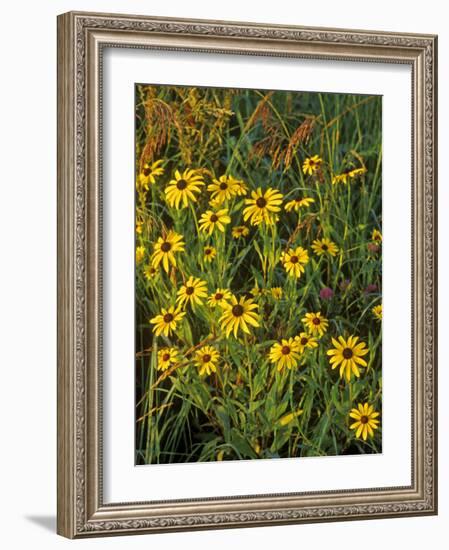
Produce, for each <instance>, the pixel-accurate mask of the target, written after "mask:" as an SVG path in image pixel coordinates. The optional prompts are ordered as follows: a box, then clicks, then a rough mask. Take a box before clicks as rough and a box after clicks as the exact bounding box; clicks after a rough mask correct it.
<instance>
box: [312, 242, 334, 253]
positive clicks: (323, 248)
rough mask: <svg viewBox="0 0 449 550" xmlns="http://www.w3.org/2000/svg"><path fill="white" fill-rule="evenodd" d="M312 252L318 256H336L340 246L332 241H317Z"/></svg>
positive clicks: (313, 244)
mask: <svg viewBox="0 0 449 550" xmlns="http://www.w3.org/2000/svg"><path fill="white" fill-rule="evenodd" d="M312 250H313V251H314V252H315V254H317V255H318V256H323V255H324V254H326V255H329V256H335V255H336V254H337V252H338V246H337V245H336V244H335V243H334V242H332V241H331V240H330V239H326V238H323V239H316V240H314V241H313V243H312Z"/></svg>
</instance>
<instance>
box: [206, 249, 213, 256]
mask: <svg viewBox="0 0 449 550" xmlns="http://www.w3.org/2000/svg"><path fill="white" fill-rule="evenodd" d="M204 253H205V254H206V256H209V254H212V249H211V248H206V250H205V251H204Z"/></svg>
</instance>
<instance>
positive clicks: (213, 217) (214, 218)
mask: <svg viewBox="0 0 449 550" xmlns="http://www.w3.org/2000/svg"><path fill="white" fill-rule="evenodd" d="M210 221H211V222H212V223H216V222H218V216H217V214H212V216H211V217H210Z"/></svg>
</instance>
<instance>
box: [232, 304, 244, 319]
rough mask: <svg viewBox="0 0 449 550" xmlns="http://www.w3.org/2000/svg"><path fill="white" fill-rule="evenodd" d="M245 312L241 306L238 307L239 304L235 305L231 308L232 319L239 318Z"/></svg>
mask: <svg viewBox="0 0 449 550" xmlns="http://www.w3.org/2000/svg"><path fill="white" fill-rule="evenodd" d="M244 311H245V310H244V309H243V306H242V305H240V304H236V305H235V306H234V307H233V308H232V315H234V317H241V316H242V315H243V312H244Z"/></svg>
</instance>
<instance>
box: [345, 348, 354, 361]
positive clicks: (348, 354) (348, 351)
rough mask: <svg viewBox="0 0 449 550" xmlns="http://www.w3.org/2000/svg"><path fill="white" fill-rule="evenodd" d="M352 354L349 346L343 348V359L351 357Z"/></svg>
mask: <svg viewBox="0 0 449 550" xmlns="http://www.w3.org/2000/svg"><path fill="white" fill-rule="evenodd" d="M353 355H354V353H353V351H352V349H351V348H345V349H344V350H343V357H344V358H345V359H351V357H352V356H353Z"/></svg>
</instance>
